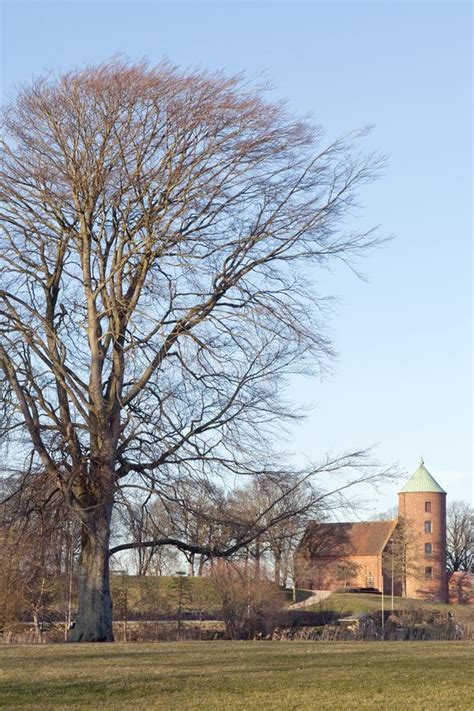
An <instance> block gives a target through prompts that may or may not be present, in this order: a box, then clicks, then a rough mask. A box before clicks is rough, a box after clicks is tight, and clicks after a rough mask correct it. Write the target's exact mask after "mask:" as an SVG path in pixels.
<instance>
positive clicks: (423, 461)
mask: <svg viewBox="0 0 474 711" xmlns="http://www.w3.org/2000/svg"><path fill="white" fill-rule="evenodd" d="M424 465H425V460H424V459H423V455H421V457H420V467H423V466H424Z"/></svg>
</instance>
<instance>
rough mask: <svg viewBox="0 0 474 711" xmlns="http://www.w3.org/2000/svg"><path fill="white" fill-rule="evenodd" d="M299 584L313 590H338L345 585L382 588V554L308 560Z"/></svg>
mask: <svg viewBox="0 0 474 711" xmlns="http://www.w3.org/2000/svg"><path fill="white" fill-rule="evenodd" d="M298 584H299V585H301V587H303V588H309V589H311V590H337V589H340V588H343V587H357V588H365V587H375V588H377V589H379V590H381V589H382V587H381V586H382V562H381V556H380V555H371V556H370V555H366V556H346V557H344V558H338V557H330V556H327V557H326V556H325V557H320V558H315V559H314V560H312V561H309V560H307V561H306V562H305V571H304V573H303V577H302V579H301V581H299V583H298Z"/></svg>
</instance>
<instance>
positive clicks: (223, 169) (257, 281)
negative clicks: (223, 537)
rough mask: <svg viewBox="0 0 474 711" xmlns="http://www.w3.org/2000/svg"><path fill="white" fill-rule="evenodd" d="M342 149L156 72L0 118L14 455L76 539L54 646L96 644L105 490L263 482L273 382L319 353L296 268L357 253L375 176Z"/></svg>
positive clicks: (4, 331)
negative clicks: (361, 211)
mask: <svg viewBox="0 0 474 711" xmlns="http://www.w3.org/2000/svg"><path fill="white" fill-rule="evenodd" d="M357 138H358V134H351V135H350V136H348V137H346V138H342V139H340V140H336V141H335V142H333V143H330V144H328V145H324V143H323V136H322V132H321V130H320V129H318V128H317V127H314V126H313V125H312V124H310V123H309V122H304V121H300V120H297V119H295V118H294V117H292V116H291V115H290V114H289V113H288V112H287V111H286V109H285V108H284V107H283V106H282V105H281V104H275V103H271V102H269V101H267V100H266V99H265V98H264V96H263V93H262V91H260V90H259V89H258V88H257V89H255V88H252V87H251V86H249V84H248V82H246V80H245V79H244V78H243V77H240V76H238V77H226V76H224V75H223V74H221V73H210V72H206V71H196V72H187V73H184V72H180V71H179V70H178V69H176V68H174V67H172V66H171V65H169V64H166V63H163V64H161V65H159V66H157V67H154V68H150V67H148V66H147V65H146V63H137V64H127V63H125V62H121V61H119V60H112V61H109V62H106V63H104V64H102V65H100V66H98V67H88V68H85V69H80V70H76V71H72V72H69V73H67V74H64V75H62V76H59V77H54V76H50V77H43V78H40V79H38V80H36V81H34V82H33V83H32V84H31V86H29V87H26V88H24V89H22V90H21V91H20V92H19V94H18V97H17V99H16V100H15V101H14V102H13V103H12V104H11V105H10V106H8V107H6V109H5V111H4V112H3V115H2V142H1V160H0V227H1V233H0V281H1V285H2V286H1V289H0V336H1V345H0V367H1V368H2V370H3V374H4V379H5V381H6V382H7V383H8V386H9V389H10V391H11V393H12V395H13V403H14V407H15V411H14V415H13V422H12V425H11V426H12V427H14V428H15V429H14V431H15V432H17V433H18V439H17V441H16V445H17V448H19V447H20V446H23V449H25V450H26V448H27V447H30V448H31V453H32V457H33V460H34V462H35V465H36V466H37V467H38V468H39V467H41V469H42V471H43V472H44V476H45V477H46V478H47V481H48V486H49V495H50V496H52V497H53V496H56V494H60V495H61V497H62V499H63V501H64V502H66V504H67V506H68V507H69V508H70V509H71V510H72V511H74V513H75V515H76V516H77V517H78V518H79V520H80V522H81V526H82V544H81V559H80V571H79V589H78V599H79V610H78V618H77V623H76V626H75V628H74V630H73V634H72V638H73V639H74V640H77V641H97V640H111V639H112V638H113V635H112V601H111V596H110V586H109V555H110V554H109V540H110V527H111V519H112V512H113V510H114V506H115V502H116V499H117V496H118V490H119V489H121V490H122V492H123V493H122V495H126V494H125V493H124V492H125V489H126V487H134V489H133V491H135V492H137V491H143V492H144V495H148V493H149V492H150V491H152V492H155V491H157V492H162V493H163V495H165V496H166V491H164V489H166V487H168V486H169V485H172V484H173V483H174V482H176V481H179V480H180V479H182V478H183V477H191V478H194V479H195V481H196V486H199V485H200V484H199V482H202V481H206V480H213V479H215V478H216V477H220V479H221V480H222V481H228V480H229V478H230V477H236V476H237V477H238V476H241V475H248V476H252V475H256V474H257V473H261V475H264V473H265V472H271V471H273V470H275V468H276V469H280V468H281V467H275V461H278V460H276V459H275V456H274V454H273V453H272V448H271V446H270V442H271V436H270V433H272V432H274V431H275V426H276V423H277V422H280V421H282V420H285V419H291V418H292V417H294V415H295V413H294V412H293V411H292V410H291V408H289V407H288V404H287V403H284V402H283V401H282V399H281V397H280V395H281V391H282V384H283V383H282V378H283V377H284V375H287V374H288V373H291V372H293V373H294V372H308V370H309V369H311V368H313V369H314V368H315V367H317V366H318V364H319V363H321V361H322V360H323V359H324V358H326V357H327V356H328V355H330V354H331V347H330V345H329V343H328V341H327V339H326V338H325V337H324V335H323V331H322V328H321V312H322V309H323V307H324V300H322V299H321V298H320V297H319V296H318V294H317V293H316V291H315V289H314V285H313V284H311V283H310V281H309V278H310V274H311V272H310V268H311V267H312V266H325V265H327V263H328V262H329V261H330V260H332V259H336V260H342V261H346V262H347V261H349V260H351V259H352V258H353V257H354V256H355V255H358V254H359V253H360V252H361V251H363V250H364V249H366V248H367V247H369V246H371V245H372V244H374V242H375V241H376V238H375V237H374V235H373V234H372V233H371V232H357V231H353V230H351V229H350V227H348V225H349V218H350V217H351V212H352V208H353V207H355V205H356V193H357V190H358V189H359V188H360V187H361V186H363V185H364V184H366V183H367V182H368V181H371V180H372V179H373V178H374V177H375V176H376V175H377V174H378V172H379V169H380V166H381V161H380V159H379V158H377V157H376V156H373V155H371V156H368V157H367V156H362V155H361V153H360V151H359V149H358V148H354V142H356V141H357ZM25 454H26V452H25ZM280 459H281V455H280ZM347 462H348V460H347V459H344V460H343V463H344V464H347ZM241 544H242V541H238V542H236V544H235V545H241ZM134 545H135V544H134V543H133V542H132V544H131V546H134ZM115 549H116V550H117V547H115ZM181 549H182V550H185V549H187V548H186V542H185V541H181ZM195 552H203V553H205V554H206V555H207V554H208V553H209V554H210V553H212V551H210V550H209V548H208V547H205V548H204V549H203V550H201V551H195ZM227 552H228V551H223V552H222V554H225V553H227ZM214 553H217V552H216V551H214Z"/></svg>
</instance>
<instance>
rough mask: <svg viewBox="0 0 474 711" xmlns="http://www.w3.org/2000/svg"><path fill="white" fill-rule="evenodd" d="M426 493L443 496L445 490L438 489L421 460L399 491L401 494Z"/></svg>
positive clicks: (438, 486)
mask: <svg viewBox="0 0 474 711" xmlns="http://www.w3.org/2000/svg"><path fill="white" fill-rule="evenodd" d="M422 491H424V492H427V493H431V492H433V493H436V494H445V493H446V492H445V490H444V489H442V488H441V487H440V485H439V484H438V482H437V481H436V479H434V478H433V477H432V476H431V474H430V473H429V471H428V469H427V468H426V467H425V463H424V461H423V458H422V459H421V461H420V465H419V467H418V469H417V470H416V471H415V472H413V474H412V475H411V477H410V478H409V479H408V481H407V483H406V484H405V486H404V487H403V489H402V490H401V492H400V493H401V494H405V493H407V492H422Z"/></svg>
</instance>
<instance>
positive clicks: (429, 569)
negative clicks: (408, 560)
mask: <svg viewBox="0 0 474 711" xmlns="http://www.w3.org/2000/svg"><path fill="white" fill-rule="evenodd" d="M432 577H433V568H432V567H431V565H427V566H426V568H425V578H432Z"/></svg>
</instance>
